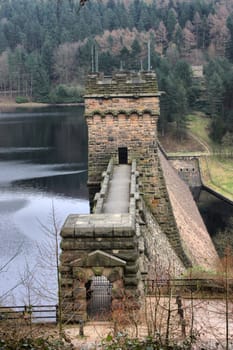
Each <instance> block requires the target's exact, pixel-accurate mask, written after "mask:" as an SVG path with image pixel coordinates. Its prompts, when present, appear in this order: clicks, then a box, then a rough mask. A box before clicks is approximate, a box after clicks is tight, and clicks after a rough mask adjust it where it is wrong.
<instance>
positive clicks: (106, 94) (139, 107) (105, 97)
mask: <svg viewBox="0 0 233 350" xmlns="http://www.w3.org/2000/svg"><path fill="white" fill-rule="evenodd" d="M86 91H87V93H86V96H85V116H86V121H87V125H88V142H89V145H88V184H89V186H90V188H91V187H92V186H93V187H96V186H97V185H98V184H99V183H100V181H101V174H102V172H103V171H104V170H105V169H106V167H107V164H108V161H109V159H110V158H111V157H113V158H114V159H115V163H116V164H117V163H129V164H130V163H131V161H132V159H136V160H137V169H138V170H139V173H140V180H139V181H140V192H141V194H142V196H143V199H144V201H145V203H146V204H147V206H148V207H149V208H150V210H151V212H152V213H153V215H154V217H155V219H156V220H157V222H158V223H159V225H160V227H161V228H162V230H163V231H164V233H165V234H166V235H167V237H168V239H169V241H170V243H171V245H172V247H173V248H174V250H175V251H176V253H177V255H178V256H179V257H180V259H181V260H182V261H183V263H184V264H185V266H190V261H189V259H188V258H187V256H186V254H185V253H184V250H183V248H182V246H181V244H180V235H179V230H178V228H177V225H176V222H175V219H174V215H173V211H172V207H171V204H170V200H169V197H168V193H167V189H166V185H165V181H164V177H163V172H162V169H161V166H160V161H159V157H158V146H157V121H158V117H159V114H160V106H159V100H160V93H159V91H158V85H157V78H156V74H155V73H154V72H152V71H150V72H139V73H133V74H132V73H126V72H118V73H115V74H114V75H113V76H112V77H104V76H103V75H101V74H91V75H89V76H88V79H87V86H86Z"/></svg>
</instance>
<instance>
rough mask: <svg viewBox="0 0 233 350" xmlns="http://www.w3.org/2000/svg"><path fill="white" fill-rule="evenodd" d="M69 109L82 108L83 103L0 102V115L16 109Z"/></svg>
mask: <svg viewBox="0 0 233 350" xmlns="http://www.w3.org/2000/svg"><path fill="white" fill-rule="evenodd" d="M59 106H60V107H69V106H84V103H83V102H79V103H42V102H27V103H16V102H15V101H12V100H5V101H4V100H2V101H1V100H0V113H1V112H7V111H11V110H15V109H16V108H17V109H18V108H28V109H29V108H45V107H59Z"/></svg>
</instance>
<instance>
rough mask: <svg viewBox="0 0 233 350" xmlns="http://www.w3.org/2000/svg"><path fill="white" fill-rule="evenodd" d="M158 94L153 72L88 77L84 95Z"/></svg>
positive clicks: (97, 74) (118, 73) (98, 74)
mask: <svg viewBox="0 0 233 350" xmlns="http://www.w3.org/2000/svg"><path fill="white" fill-rule="evenodd" d="M154 93H158V84H157V78H156V74H155V73H154V72H138V73H132V72H117V73H115V74H113V75H112V76H111V77H110V76H109V77H106V76H104V75H103V74H101V73H93V74H90V75H88V77H87V81H86V94H87V96H89V95H95V96H98V95H103V96H109V95H121V94H124V95H126V94H130V95H135V96H137V95H139V94H154Z"/></svg>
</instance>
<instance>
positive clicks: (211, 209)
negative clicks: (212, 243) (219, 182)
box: [198, 190, 233, 236]
mask: <svg viewBox="0 0 233 350" xmlns="http://www.w3.org/2000/svg"><path fill="white" fill-rule="evenodd" d="M198 208H199V211H200V213H201V215H202V217H203V220H204V222H205V224H206V227H207V229H208V232H209V233H210V235H211V236H213V235H215V234H216V233H217V232H218V231H223V230H224V229H226V228H227V227H228V226H229V225H230V220H231V218H233V205H231V204H229V203H227V202H225V201H223V200H222V199H219V198H217V197H216V196H214V195H213V194H211V193H209V192H207V191H205V190H202V191H201V193H200V196H199V200H198Z"/></svg>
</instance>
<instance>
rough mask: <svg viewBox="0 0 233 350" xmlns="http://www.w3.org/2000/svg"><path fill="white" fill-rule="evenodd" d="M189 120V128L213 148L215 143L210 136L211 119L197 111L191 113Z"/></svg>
mask: <svg viewBox="0 0 233 350" xmlns="http://www.w3.org/2000/svg"><path fill="white" fill-rule="evenodd" d="M187 120H188V130H189V131H190V132H191V133H192V134H194V135H195V136H197V137H198V138H199V139H200V140H201V141H203V142H204V143H206V144H207V146H208V147H209V148H211V149H212V148H213V147H214V143H213V141H212V140H211V139H210V137H209V129H210V122H211V119H210V118H209V117H206V116H205V115H204V114H201V113H197V114H189V115H188V118H187Z"/></svg>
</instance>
